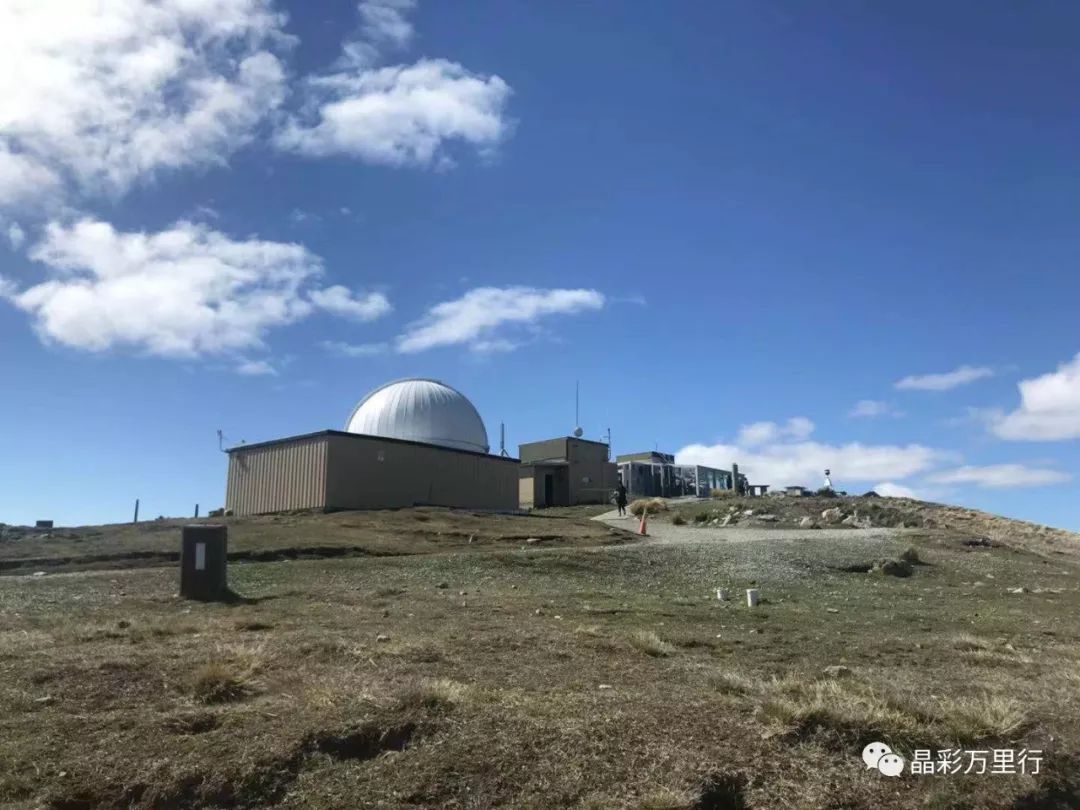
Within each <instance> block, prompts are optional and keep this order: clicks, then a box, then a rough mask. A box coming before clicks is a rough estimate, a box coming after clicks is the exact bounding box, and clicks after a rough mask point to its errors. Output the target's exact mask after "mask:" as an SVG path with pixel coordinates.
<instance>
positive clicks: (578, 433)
mask: <svg viewBox="0 0 1080 810" xmlns="http://www.w3.org/2000/svg"><path fill="white" fill-rule="evenodd" d="M584 433H585V431H584V430H582V429H581V428H579V427H576V428H574V435H575V436H576V437H577V438H579V439H580V438H581V436H582V434H584Z"/></svg>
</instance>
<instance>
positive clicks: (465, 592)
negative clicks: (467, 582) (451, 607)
mask: <svg viewBox="0 0 1080 810" xmlns="http://www.w3.org/2000/svg"><path fill="white" fill-rule="evenodd" d="M467 593H468V591H458V592H457V595H458V596H465V595H466V594H467Z"/></svg>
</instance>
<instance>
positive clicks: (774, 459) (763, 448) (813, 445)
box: [675, 418, 948, 488]
mask: <svg viewBox="0 0 1080 810" xmlns="http://www.w3.org/2000/svg"><path fill="white" fill-rule="evenodd" d="M793 422H794V423H796V424H798V425H799V426H800V427H801V428H803V429H804V430H805V428H807V427H809V428H810V429H812V428H813V424H812V423H811V422H810V421H809V420H800V419H799V418H796V419H794V420H789V421H788V423H787V425H788V434H787V435H788V436H789V437H790V438H792V439H794V440H793V441H784V440H783V439H784V438H785V436H784V435H783V433H782V432H779V433H778V432H776V431H774V432H772V434H771V435H769V436H768V437H766V438H764V439H762V437H763V436H764V435H765V434H766V431H765V430H764V429H762V430H759V431H750V432H749V433H746V430H747V427H755V426H753V425H751V426H747V427H744V428H743V430H742V431H740V434H739V436H740V440H739V441H736V443H734V444H723V443H720V444H714V445H703V444H691V445H688V446H686V447H684V448H682V449H681V450H679V451H678V452H677V453H676V454H675V457H676V460H677V461H678V462H679V463H680V464H702V465H704V466H708V467H719V468H725V469H726V468H728V467H730V466H731V463H732V462H736V463H737V464H738V465H739V469H740V470H741V471H742V472H744V473H746V474H747V475H748V476H749V477H750V480H751V483H762V484H771V485H772V486H774V487H783V486H791V485H796V484H799V485H803V486H806V485H809V486H814V485H816V484H817V483H818V482H821V481H822V480H823V474H824V470H825V469H830V470H832V478H833V481H834V483H835V484H836V485H837V486H838V487H840V488H844V487H845V486H846V484H847V482H864V481H881V480H891V479H900V478H907V477H908V476H911V475H914V474H916V473H920V472H924V471H926V470H927V469H929V468H930V467H932V466H933V465H934V464H936V463H937V462H938V461H940V460H942V459H943V458H947V457H948V454H946V453H943V452H941V451H939V450H934V449H932V448H929V447H923V446H922V445H917V444H909V445H903V446H897V445H864V444H859V443H857V442H856V443H849V444H844V445H828V444H822V443H820V442H813V441H805V439H806V438H807V437H808V436H809V431H808V430H806V431H805V432H804V433H803V434H802V435H800V431H799V430H795V431H792V430H791V429H790V428H791V426H792V423H793ZM802 422H805V424H801V423H802ZM759 424H760V423H759ZM767 424H771V423H767ZM747 436H749V438H750V439H751V443H750V444H747V443H746V442H745V441H743V439H745V438H746V437H747ZM755 442H756V443H755Z"/></svg>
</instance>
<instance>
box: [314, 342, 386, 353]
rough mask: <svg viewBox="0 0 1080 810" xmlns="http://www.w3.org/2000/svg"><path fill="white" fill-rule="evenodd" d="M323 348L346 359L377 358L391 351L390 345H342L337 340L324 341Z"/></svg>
mask: <svg viewBox="0 0 1080 810" xmlns="http://www.w3.org/2000/svg"><path fill="white" fill-rule="evenodd" d="M322 347H323V348H324V349H326V351H328V352H330V353H332V354H340V355H343V356H345V357H377V356H379V355H380V354H386V353H387V352H388V351H390V344H389V343H342V342H340V341H336V340H324V341H323V342H322Z"/></svg>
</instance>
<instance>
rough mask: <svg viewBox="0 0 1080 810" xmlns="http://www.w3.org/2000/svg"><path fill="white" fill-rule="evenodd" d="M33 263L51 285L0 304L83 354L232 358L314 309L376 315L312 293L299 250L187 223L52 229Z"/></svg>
mask: <svg viewBox="0 0 1080 810" xmlns="http://www.w3.org/2000/svg"><path fill="white" fill-rule="evenodd" d="M30 258H31V259H33V260H34V261H37V262H40V263H41V264H43V265H45V266H46V267H47V268H48V270H49V271H50V276H51V278H49V279H48V280H47V281H44V282H42V283H40V284H36V285H34V286H31V287H29V288H28V289H25V290H23V291H21V292H19V291H16V290H15V289H13V287H12V286H11V285H10V284H9V286H8V288H7V290H6V293H5V294H4V297H5V298H7V299H8V300H9V301H11V302H12V303H13V304H14V305H15V306H16V307H18V308H20V309H22V310H24V311H26V312H28V313H30V314H31V316H32V317H33V319H34V326H35V329H36V330H37V332H38V333H39V335H41V337H42V338H43V339H45V340H49V341H55V342H57V343H61V344H63V345H66V346H71V347H73V348H78V349H84V350H88V351H104V350H107V349H112V348H118V347H129V348H135V349H137V350H141V351H144V352H146V353H148V354H154V355H162V356H170V357H197V356H200V355H206V354H216V353H229V352H237V351H241V350H244V349H249V348H252V347H259V346H261V345H262V343H263V338H264V336H265V334H266V333H267V331H268V330H270V329H272V328H274V327H278V326H282V325H285V324H288V323H292V322H294V321H296V320H299V319H301V318H304V317H306V316H308V315H310V314H311V313H312V311H313V310H314V307H315V305H314V304H313V303H312V301H311V299H321V300H323V304H324V305H325V304H326V302H327V301H329V302H331V307H330V308H333V306H335V305H337V304H341V305H342V307H344V308H345V309H346V310H348V309H349V307H350V306H354V307H355V308H356V309H357V311H358V312H360V311H363V312H369V311H370V306H371V305H372V304H371V302H370V301H365V300H364V299H353V298H351V297H349V295H348V291H347V290H344V288H340V290H344V294H343V293H341V292H338V291H337V290H338V289H339V288H333V287H332V288H330V290H329V291H320V290H319V289H318V288H312V287H311V286H310V285H311V283H312V282H313V280H314V279H315V278H316V277H318V276H319V275H320V273H321V271H322V267H321V262H320V260H319V258H318V257H317V256H315V255H314V254H312V253H310V252H309V251H308V250H307V249H306V248H304V247H303V246H302V245H296V244H287V243H282V242H267V241H262V240H258V239H248V240H244V241H236V240H233V239H230V238H229V237H228V236H226V235H224V234H222V233H220V232H218V231H215V230H212V229H211V228H209V227H208V226H206V225H203V224H196V223H191V222H178V223H176V224H175V225H173V226H172V227H171V228H169V229H167V230H164V231H160V232H157V233H151V234H146V233H121V232H118V231H116V230H115V229H114V228H113V227H112V226H111V225H109V224H108V223H105V222H98V221H94V220H83V221H81V222H78V223H75V224H74V225H70V226H67V225H61V224H58V223H55V222H54V223H51V224H50V225H48V227H47V228H46V230H45V235H44V237H43V239H42V241H41V242H40V243H39V244H37V245H35V246H34V247H33V248H32V249H31V251H30ZM324 293H325V294H326V296H327V297H324ZM365 307H368V308H367V309H365ZM346 314H353V313H352V312H351V311H349V312H347V313H346Z"/></svg>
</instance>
